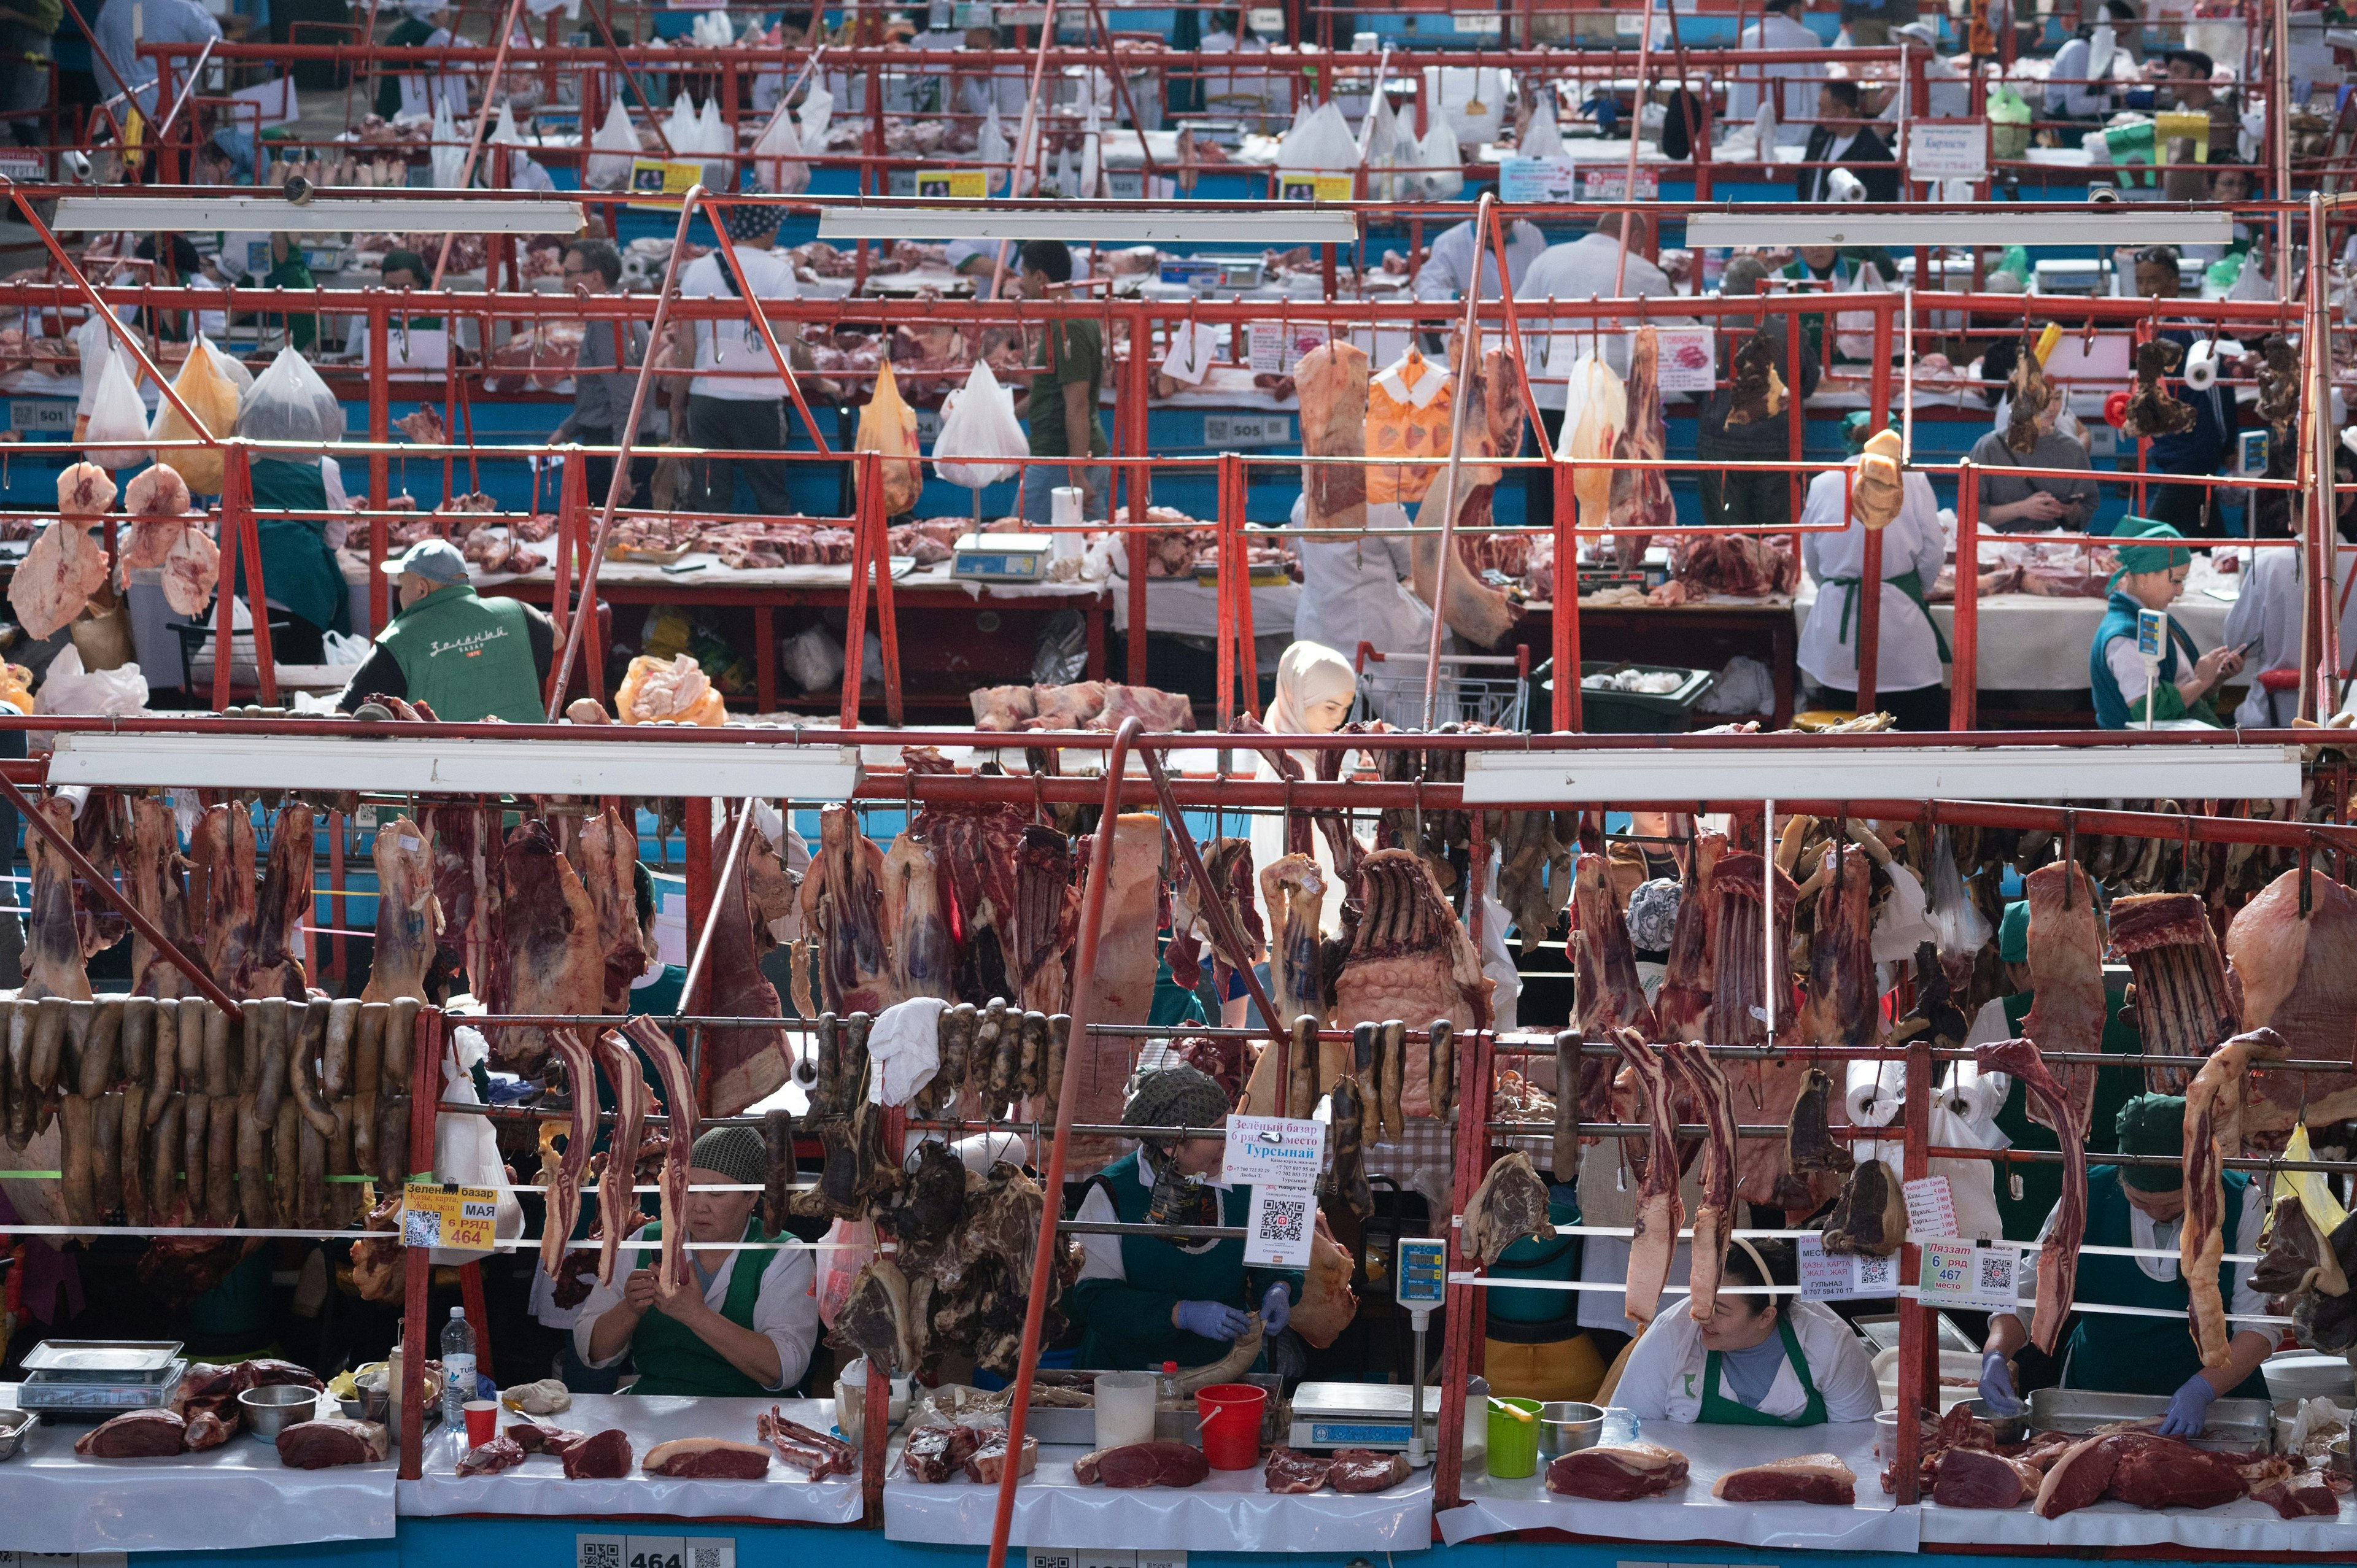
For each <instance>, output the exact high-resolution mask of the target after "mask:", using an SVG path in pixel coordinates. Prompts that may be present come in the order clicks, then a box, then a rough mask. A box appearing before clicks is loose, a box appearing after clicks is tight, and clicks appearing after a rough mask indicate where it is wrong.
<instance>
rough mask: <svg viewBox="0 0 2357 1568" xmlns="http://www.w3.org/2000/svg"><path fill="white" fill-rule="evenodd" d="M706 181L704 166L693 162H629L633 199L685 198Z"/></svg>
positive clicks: (682, 160)
mask: <svg viewBox="0 0 2357 1568" xmlns="http://www.w3.org/2000/svg"><path fill="white" fill-rule="evenodd" d="M703 177H704V166H703V165H702V164H700V163H698V162H696V161H695V160H694V159H692V158H633V159H631V160H630V194H631V195H633V196H684V195H686V194H687V190H688V188H689V187H690V186H692V185H694V183H695V182H696V181H697V180H700V179H702V178H703ZM640 205H645V204H643V203H642V204H640Z"/></svg>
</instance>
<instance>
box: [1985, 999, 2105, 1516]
mask: <svg viewBox="0 0 2357 1568" xmlns="http://www.w3.org/2000/svg"><path fill="white" fill-rule="evenodd" d="M1973 1061H1974V1063H1975V1066H1977V1067H1978V1068H1979V1069H1981V1071H1983V1072H2001V1073H2006V1074H2007V1075H2009V1076H2011V1077H2012V1078H2013V1079H2016V1080H2017V1081H2018V1082H2019V1083H2020V1084H2021V1086H2022V1090H2023V1092H2024V1093H2025V1094H2026V1095H2027V1096H2028V1098H2029V1103H2030V1105H2031V1106H2032V1107H2033V1108H2034V1109H2035V1112H2036V1114H2037V1116H2038V1119H2039V1120H2040V1121H2041V1122H2047V1123H2048V1125H2050V1126H2052V1127H2053V1128H2054V1132H2055V1141H2056V1142H2058V1143H2059V1144H2061V1145H2062V1198H2061V1212H2060V1213H2059V1214H2057V1215H2056V1217H2055V1220H2054V1224H2053V1225H2052V1226H2051V1227H2050V1228H2049V1230H2047V1233H2046V1240H2045V1242H2044V1243H2043V1244H2042V1245H2041V1246H2040V1248H2039V1252H2038V1304H2037V1306H2036V1309H2035V1310H2034V1312H2033V1314H2032V1316H2031V1321H2030V1326H2029V1338H2030V1343H2032V1344H2034V1345H2036V1346H2037V1347H2038V1348H2040V1350H2043V1351H2045V1352H2046V1353H2047V1354H2048V1355H2052V1354H2054V1348H2055V1346H2056V1345H2057V1344H2058V1343H2060V1342H2061V1334H2062V1323H2063V1320H2064V1319H2065V1318H2067V1317H2069V1316H2071V1293H2072V1289H2073V1288H2074V1287H2075V1286H2076V1284H2077V1283H2078V1278H2079V1246H2080V1243H2081V1242H2082V1241H2083V1240H2084V1239H2085V1237H2086V1233H2087V1112H2085V1111H2083V1110H2082V1109H2080V1102H2079V1101H2078V1100H2077V1099H2076V1098H2075V1096H2074V1095H2073V1093H2072V1090H2069V1089H2066V1088H2064V1087H2063V1086H2062V1084H2061V1083H2060V1082H2059V1081H2057V1079H2055V1077H2054V1075H2053V1074H2052V1073H2050V1072H2049V1071H2048V1070H2047V1069H2046V1063H2045V1061H2044V1060H2043V1059H2042V1058H2040V1056H2039V1054H2038V1047H2037V1046H2036V1045H2035V1044H2033V1043H2032V1042H2030V1041H2029V1040H1999V1041H1997V1042H1996V1044H1994V1045H1986V1046H1980V1047H1975V1050H1974V1052H1973ZM2049 1474H2051V1472H2049Z"/></svg>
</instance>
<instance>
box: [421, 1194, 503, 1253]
mask: <svg viewBox="0 0 2357 1568" xmlns="http://www.w3.org/2000/svg"><path fill="white" fill-rule="evenodd" d="M499 1213H500V1195H499V1194H498V1193H496V1192H493V1191H492V1190H491V1189H490V1187H437V1186H428V1185H427V1184H425V1183H424V1182H412V1183H411V1184H410V1185H409V1186H407V1187H403V1188H402V1189H401V1240H402V1245H404V1246H405V1247H447V1248H448V1249H450V1250H451V1251H460V1252H488V1251H490V1250H491V1240H492V1236H491V1226H492V1223H493V1222H494V1221H495V1220H497V1219H499Z"/></svg>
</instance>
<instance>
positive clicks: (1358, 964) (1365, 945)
mask: <svg viewBox="0 0 2357 1568" xmlns="http://www.w3.org/2000/svg"><path fill="white" fill-rule="evenodd" d="M1359 888H1360V897H1361V900H1362V902H1363V909H1362V912H1361V915H1360V917H1359V922H1358V924H1357V925H1356V926H1355V927H1353V928H1352V929H1351V932H1350V936H1349V949H1348V953H1347V956H1345V957H1344V958H1343V960H1342V964H1341V969H1340V972H1339V973H1337V974H1336V976H1335V980H1334V997H1335V1008H1334V1022H1335V1024H1336V1025H1337V1026H1340V1027H1343V1028H1349V1027H1351V1026H1354V1025H1358V1024H1361V1023H1382V1022H1384V1021H1386V1020H1389V1019H1394V1018H1401V1019H1405V1018H1415V1019H1418V1020H1429V1019H1434V1018H1446V1019H1448V1021H1449V1022H1450V1023H1451V1024H1452V1025H1454V1026H1456V1027H1458V1028H1459V1029H1474V1028H1486V1027H1488V1026H1489V1023H1490V988H1491V983H1490V980H1489V978H1488V977H1487V976H1485V975H1484V974H1483V973H1482V972H1481V958H1480V954H1479V953H1477V952H1475V951H1474V950H1473V940H1472V939H1471V938H1470V937H1469V936H1468V935H1467V934H1466V932H1465V928H1464V927H1463V926H1462V925H1460V924H1458V919H1457V916H1456V913H1455V911H1454V910H1452V909H1450V908H1449V907H1448V900H1447V899H1446V898H1444V897H1441V893H1440V889H1439V887H1438V886H1437V885H1436V884H1435V883H1434V882H1433V880H1432V871H1431V869H1430V867H1428V866H1427V865H1426V864H1425V862H1424V860H1423V858H1422V857H1421V856H1419V855H1417V854H1415V852H1413V851H1411V850H1404V849H1386V850H1377V851H1376V852H1375V853H1374V854H1370V855H1369V856H1367V858H1366V859H1365V860H1364V861H1362V862H1361V863H1360V866H1359Z"/></svg>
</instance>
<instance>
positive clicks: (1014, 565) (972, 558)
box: [950, 491, 1055, 583]
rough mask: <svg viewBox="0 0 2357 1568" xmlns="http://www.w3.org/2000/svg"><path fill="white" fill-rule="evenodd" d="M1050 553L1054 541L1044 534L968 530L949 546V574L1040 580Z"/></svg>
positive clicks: (966, 578) (976, 579)
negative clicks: (974, 531)
mask: <svg viewBox="0 0 2357 1568" xmlns="http://www.w3.org/2000/svg"><path fill="white" fill-rule="evenodd" d="M976 493H977V494H979V493H980V492H978V491H977V492H976ZM1054 553H1055V541H1054V540H1052V539H1051V538H1049V536H1048V535H1047V534H1044V533H969V534H965V535H963V536H962V537H961V538H960V539H959V540H958V542H957V543H956V544H955V545H954V546H952V550H951V557H952V564H951V566H950V575H951V576H952V577H954V578H956V579H957V580H958V581H960V582H965V583H1043V582H1045V581H1047V579H1048V561H1049V557H1050V556H1051V555H1053V554H1054Z"/></svg>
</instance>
